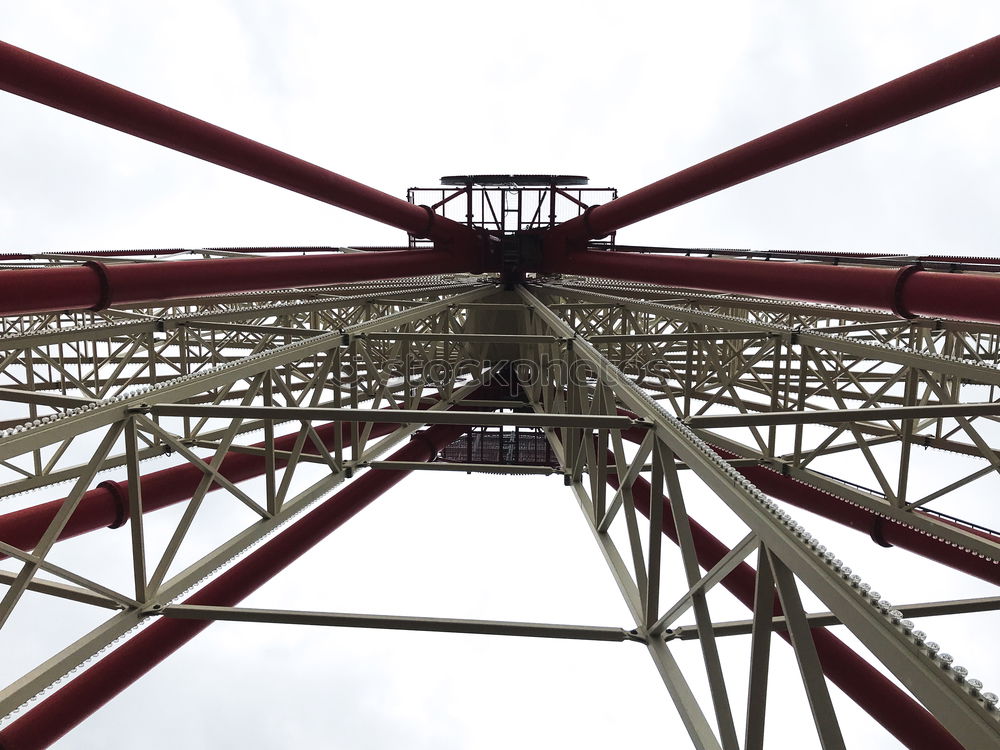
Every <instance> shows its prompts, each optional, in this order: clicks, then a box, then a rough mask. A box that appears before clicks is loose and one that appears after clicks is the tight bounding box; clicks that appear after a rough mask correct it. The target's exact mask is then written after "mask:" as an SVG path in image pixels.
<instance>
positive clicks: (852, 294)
mask: <svg viewBox="0 0 1000 750" xmlns="http://www.w3.org/2000/svg"><path fill="white" fill-rule="evenodd" d="M550 258H551V261H550V267H548V268H547V269H546V270H549V271H556V272H563V273H574V274H582V275H584V276H597V277H600V278H605V279H620V280H623V281H637V282H645V283H650V284H664V285H667V286H674V287H684V288H690V289H703V290H706V291H715V292H730V293H733V294H749V295H754V296H762V297H777V298H780V299H794V300H803V301H807V302H820V303H825V304H834V305H847V306H853V307H863V308H868V309H873V310H885V311H887V312H893V313H895V314H896V315H900V316H902V317H911V316H917V315H922V316H925V317H929V318H951V319H955V320H976V321H983V322H987V323H1000V306H998V305H997V303H996V300H997V298H998V297H1000V275H997V274H986V273H943V272H940V271H923V270H920V267H919V266H916V265H912V266H904V267H902V268H886V267H871V266H834V265H824V264H819V263H815V264H805V263H785V262H781V261H763V260H730V259H727V258H685V257H674V256H666V255H647V254H642V253H618V252H608V251H604V250H581V251H579V252H575V253H571V254H569V255H565V256H559V255H558V254H555V255H551V256H550Z"/></svg>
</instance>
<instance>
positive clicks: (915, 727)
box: [608, 451, 962, 750]
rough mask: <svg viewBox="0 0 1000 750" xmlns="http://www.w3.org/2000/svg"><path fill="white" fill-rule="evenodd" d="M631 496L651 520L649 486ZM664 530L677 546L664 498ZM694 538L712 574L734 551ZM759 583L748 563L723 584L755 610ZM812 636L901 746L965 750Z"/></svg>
mask: <svg viewBox="0 0 1000 750" xmlns="http://www.w3.org/2000/svg"><path fill="white" fill-rule="evenodd" d="M608 464H609V465H611V466H613V465H614V454H613V453H611V452H610V451H609V452H608ZM612 471H613V470H612ZM608 483H609V484H610V485H611V486H612V487H615V488H616V489H617V487H618V478H617V476H616V475H615V474H614V473H612V474H610V475H609V476H608ZM632 496H633V499H634V501H635V507H636V509H637V510H639V512H641V513H642V514H643V515H644V516H646V517H647V518H648V517H649V511H650V486H649V483H648V482H647V481H646V480H645V479H643V478H642V477H639V478H637V479H636V481H635V484H633V485H632ZM662 529H663V533H664V535H665V536H667V537H669V538H670V539H671V540H672V541H673V542H674V543H675V544H676V543H677V529H676V527H675V525H674V516H673V512H672V511H671V508H670V502H669V500H667V499H666V498H664V500H663V525H662ZM691 534H692V537H693V538H694V546H695V552H696V554H697V557H698V564H699V565H701V567H702V568H704V569H705V570H710V569H711V568H712V567H713V566H714V565H715V564H716V563H718V562H719V561H720V560H722V558H723V557H725V556H726V554H728V553H729V552H730V550H729V548H728V547H726V545H725V544H723V543H722V542H721V541H719V540H718V539H717V538H716V537H715V536H713V535H712V534H711V533H710V532H709V531H708V530H707V529H706V528H705V527H704V526H701V525H700V524H698V523H696V522H695V521H694V519H691ZM756 579H757V572H756V571H755V570H754V569H753V568H752V567H751V566H750V565H749V564H748V563H745V562H744V563H740V565H739V566H738V567H737V568H735V569H734V570H733V572H732V573H730V574H729V575H728V576H727V577H726V578H724V579H722V581H721V584H722V585H723V586H725V587H726V589H727V590H728V591H729V592H730V593H731V594H732V595H733V596H735V597H736V598H737V599H739V600H740V601H741V602H742V603H743V604H744V605H746V606H747V607H749V608H750V609H751V610H752V609H753V605H754V589H755V584H756ZM774 614H775V616H776V617H779V616H781V614H782V612H781V608H780V605H779V604H778V603H777V602H775V609H774ZM811 632H812V636H813V642H814V643H815V644H816V652H817V654H818V656H819V660H820V664H821V665H822V667H823V672H824V674H826V676H827V677H828V678H829V679H830V680H831V681H832V682H833V683H834V684H835V685H836V686H837V687H839V688H840V689H841V690H843V691H844V693H845V694H847V695H848V696H849V697H850V698H851V699H852V700H853V701H854V702H855V703H857V704H858V706H860V707H861V708H862V709H863V710H864V711H865V712H867V713H868V714H869V715H870V716H871V717H872V718H873V719H875V721H877V722H878V723H879V724H881V725H882V726H883V727H885V728H886V729H887V730H888V731H889V732H890V733H891V734H892V735H893V736H894V737H895V738H896V739H898V740H899V741H900V742H902V743H903V745H905V746H906V747H907V748H909V749H910V750H962V745H960V744H959V743H958V741H957V740H955V738H954V737H952V735H951V733H950V732H948V731H947V730H946V729H945V728H944V727H943V726H941V724H940V723H939V722H938V721H937V719H935V718H934V716H933V715H932V714H931V713H930V712H929V711H928V710H927V709H925V708H924V707H923V706H921V705H920V704H919V703H917V702H916V701H915V700H914V699H913V698H911V697H910V696H909V695H907V694H906V693H905V692H903V690H901V689H900V688H899V687H897V686H896V685H895V683H893V682H892V681H891V680H889V679H888V678H887V677H886V676H885V675H883V674H882V673H881V672H879V671H878V670H877V669H875V667H873V666H872V665H871V664H869V663H868V662H867V661H865V660H864V659H863V658H862V657H861V656H859V655H858V654H857V653H856V652H855V651H854V650H853V649H851V648H850V647H849V646H847V644H845V643H844V642H843V641H841V640H840V639H839V638H837V636H835V635H834V634H833V633H831V632H829V631H828V630H826V629H825V628H812V629H811ZM778 635H780V636H781V637H782V638H784V639H785V640H789V635H788V632H787V631H779V632H778Z"/></svg>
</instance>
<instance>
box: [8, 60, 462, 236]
mask: <svg viewBox="0 0 1000 750" xmlns="http://www.w3.org/2000/svg"><path fill="white" fill-rule="evenodd" d="M0 89H3V90H5V91H9V92H10V93H12V94H17V95H18V96H23V97H25V98H26V99H32V100H34V101H36V102H40V103H42V104H46V105H48V106H50V107H54V108H56V109H60V110H62V111H63V112H68V113H70V114H73V115H77V116H78V117H83V118H85V119H87V120H91V121H92V122H96V123H99V124H101V125H106V126H108V127H109V128H114V129H115V130H120V131H122V132H123V133H129V134H130V135H134V136H136V137H138V138H143V139H144V140H147V141H152V142H153V143H158V144H160V145H161V146H166V147H167V148H171V149H174V150H175V151H180V152H182V153H185V154H190V155H191V156H195V157H197V158H199V159H204V160H205V161H209V162H212V163H213V164H218V165H220V166H223V167H226V168H228V169H232V170H235V171H237V172H242V173H243V174H245V175H249V176H250V177H256V178H257V179H259V180H264V181H265V182H270V183H271V184H273V185H278V186H279V187H283V188H286V189H288V190H292V191H294V192H296V193H301V194H302V195H308V196H309V197H310V198H315V199H316V200H320V201H323V202H324V203H329V204H331V205H334V206H338V207H339V208H343V209H346V210H348V211H352V212H354V213H356V214H361V215H362V216H366V217H368V218H369V219H374V220H375V221H379V222H382V223H383V224H388V225H389V226H393V227H396V228H398V229H402V230H403V231H405V232H409V233H410V234H414V235H417V236H420V237H429V238H431V239H433V240H435V241H451V240H456V239H459V238H462V237H466V236H467V235H468V234H469V233H470V232H469V230H468V229H467V228H466V227H464V226H462V225H461V224H458V223H456V222H454V221H450V220H448V219H445V218H443V217H440V216H438V217H435V216H433V214H432V213H431V212H430V211H429V210H428V209H425V208H423V207H421V206H415V205H413V204H411V203H407V202H406V201H404V200H401V199H399V198H396V197H394V196H391V195H389V194H387V193H383V192H382V191H380V190H376V189H374V188H371V187H368V186H367V185H363V184H362V183H360V182H356V181H354V180H351V179H348V178H347V177H343V176H342V175H339V174H336V173H335V172H331V171H329V170H327V169H323V168H322V167H317V166H316V165H315V164H310V163H309V162H307V161H303V160H302V159H299V158H296V157H294V156H291V155H289V154H286V153H284V152H282V151H278V150H277V149H273V148H270V147H269V146H265V145H264V144H262V143H258V142H256V141H252V140H250V139H249V138H244V137H243V136H241V135H237V134H236V133H233V132H231V131H229V130H224V129H223V128H220V127H217V126H215V125H212V124H210V123H207V122H205V121H204V120H199V119H198V118H196V117H191V116H190V115H186V114H184V113H183V112H178V111H177V110H176V109H171V108H170V107H166V106H164V105H162V104H158V103H157V102H154V101H152V100H150V99H146V98H145V97H142V96H139V95H137V94H133V93H131V92H130V91H126V90H124V89H121V88H118V87H117V86H112V85H111V84H109V83H105V82H104V81H101V80H99V79H97V78H93V77H92V76H88V75H86V74H84V73H80V72H79V71H76V70H73V69H72V68H68V67H66V66H65V65H60V64H59V63H56V62H53V61H52V60H48V59H46V58H44V57H40V56H38V55H35V54H32V53H31V52H28V51H26V50H23V49H20V48H18V47H14V46H12V45H10V44H6V43H3V42H0Z"/></svg>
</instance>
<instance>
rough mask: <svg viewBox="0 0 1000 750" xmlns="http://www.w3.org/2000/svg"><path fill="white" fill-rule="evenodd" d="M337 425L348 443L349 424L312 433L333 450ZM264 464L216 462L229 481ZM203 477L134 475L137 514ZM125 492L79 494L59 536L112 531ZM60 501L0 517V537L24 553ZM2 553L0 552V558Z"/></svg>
mask: <svg viewBox="0 0 1000 750" xmlns="http://www.w3.org/2000/svg"><path fill="white" fill-rule="evenodd" d="M398 427H399V425H397V424H378V423H377V424H373V425H372V429H371V434H370V437H372V438H376V437H382V436H383V435H388V434H389V433H390V432H393V431H394V430H396V429H397V428H398ZM338 428H339V430H340V433H341V435H342V438H343V445H344V446H345V447H347V446H349V445H350V444H351V428H350V425H349V424H347V423H344V422H331V423H329V424H324V425H320V426H319V427H317V428H316V434H317V435H318V436H319V438H320V440H322V442H323V444H324V445H325V446H326V447H327V448H330V449H332V448H333V446H334V442H335V440H336V435H337V431H338ZM297 438H298V433H297V432H296V433H291V434H288V435H285V436H283V437H280V438H276V439H275V441H274V447H275V450H278V451H290V450H292V449H293V448H294V446H295V441H296V439H297ZM253 447H256V448H263V447H264V443H262V442H261V443H257V444H256V445H255V446H253ZM315 450H316V449H315V447H314V446H313V445H312V443H311V442H309V441H308V440H307V442H306V444H305V446H304V447H303V452H304V453H306V454H311V453H312V454H314V453H315ZM209 460H210V459H209ZM274 465H275V468H276V469H283V468H285V467H286V466H287V465H288V461H287V460H286V459H284V458H281V457H276V458H275V462H274ZM266 468H267V463H266V459H265V457H264V456H263V455H255V454H252V453H239V452H236V451H230V452H229V453H227V454H226V457H225V458H224V459H223V460H222V463H221V464H220V465H219V473H220V474H221V475H222V476H223V477H225V478H226V479H228V480H229V481H230V482H233V483H234V484H235V483H239V482H244V481H246V480H248V479H252V478H254V477H259V476H261V475H262V474H263V473H264V472H265V471H266ZM204 477H205V473H204V472H203V471H202V470H201V469H199V468H198V467H197V466H195V465H194V464H189V463H185V464H181V465H180V466H171V467H170V468H167V469H161V470H160V471H154V472H151V473H149V474H144V475H143V476H142V477H140V479H139V487H140V490H141V492H142V510H143V513H151V512H152V511H154V510H160V509H161V508H166V507H168V506H170V505H174V504H176V503H180V502H183V501H184V500H190V499H191V498H192V497H193V496H194V493H195V491H196V490H197V489H198V486H199V485H200V484H201V482H202V479H203V478H204ZM218 489H221V487H220V485H218V484H213V485H212V486H211V487H210V488H209V491H213V490H218ZM128 492H129V485H128V481H124V482H116V481H113V480H108V481H105V482H101V483H100V484H99V485H98V486H97V487H95V488H94V489H92V490H89V491H87V492H86V493H84V495H83V497H82V498H81V500H80V503H79V505H77V507H76V510H74V511H73V515H71V516H70V518H69V520H68V521H67V522H66V526H65V527H64V528H63V530H62V533H61V534H60V535H59V539H60V540H62V539H70V538H72V537H75V536H79V535H81V534H86V533H87V532H90V531H96V530H97V529H103V528H112V529H116V528H119V527H120V526H123V525H124V524H125V522H126V521H128V520H129V507H128ZM65 502H66V499H65V498H63V499H61V500H52V501H51V502H47V503H42V504H40V505H33V506H31V507H29V508H23V509H21V510H15V511H12V512H10V513H7V514H4V515H2V516H0V541H3V542H6V543H7V544H10V545H12V546H14V547H17V548H18V549H22V550H25V551H30V550H33V549H34V548H35V545H37V544H38V541H39V540H40V539H41V538H42V535H43V534H44V533H45V530H46V529H48V527H49V524H50V523H51V522H52V519H53V518H55V515H56V513H58V512H59V509H60V508H61V507H62V506H63V504H64V503H65ZM4 557H5V556H4V555H0V560H2V559H4Z"/></svg>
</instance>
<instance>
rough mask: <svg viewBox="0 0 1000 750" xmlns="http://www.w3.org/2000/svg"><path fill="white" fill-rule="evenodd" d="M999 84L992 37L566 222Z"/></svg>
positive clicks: (692, 190) (696, 191)
mask: <svg viewBox="0 0 1000 750" xmlns="http://www.w3.org/2000/svg"><path fill="white" fill-rule="evenodd" d="M997 86H1000V36H996V37H993V38H992V39H988V40H986V41H985V42H981V43H979V44H977V45H975V46H973V47H969V48H968V49H965V50H962V51H961V52H957V53H955V54H954V55H950V56H948V57H945V58H943V59H941V60H938V61H937V62H934V63H931V64H930V65H927V66H925V67H923V68H920V69H919V70H915V71H913V72H912V73H908V74H907V75H904V76H902V77H900V78H896V79H895V80H893V81H889V82H888V83H885V84H883V85H881V86H878V87H876V88H874V89H871V90H870V91H866V92H865V93H863V94H859V95H858V96H855V97H853V98H851V99H847V100H846V101H843V102H841V103H840V104H835V105H834V106H832V107H829V108H828V109H824V110H822V111H821V112H817V113H816V114H814V115H810V116H809V117H806V118H804V119H802V120H799V121H797V122H794V123H792V124H791V125H786V126H785V127H783V128H780V129H778V130H775V131H773V132H771V133H768V134H767V135H763V136H761V137H760V138H757V139H756V140H753V141H750V142H749V143H745V144H743V145H742V146H737V147H736V148H734V149H731V150H729V151H726V152H725V153H723V154H720V155H718V156H715V157H713V158H711V159H708V160H707V161H703V162H701V163H700V164H696V165H694V166H693V167H688V168H687V169H685V170H684V171H682V172H678V173H676V174H674V175H671V176H670V177H666V178H664V179H662V180H659V181H658V182H654V183H652V184H651V185H647V186H646V187H644V188H640V189H639V190H636V191H634V192H632V193H628V194H626V195H623V196H622V197H620V198H618V199H617V200H615V201H612V202H611V203H607V204H605V205H603V206H597V207H595V208H593V209H591V210H590V211H588V212H587V213H586V214H585V215H584V216H580V217H577V218H575V219H572V220H570V221H568V222H566V223H565V224H564V225H563V226H562V229H563V231H564V232H566V234H567V235H569V236H577V237H582V238H583V239H594V238H597V237H603V236H604V235H607V234H610V233H611V232H614V231H617V230H619V229H621V228H622V227H626V226H628V225H630V224H634V223H636V222H637V221H641V220H643V219H648V218H649V217H651V216H655V215H656V214H659V213H662V212H663V211H667V210H669V209H671V208H675V207H677V206H680V205H683V204H685V203H688V202H689V201H693V200H695V199H697V198H701V197H704V196H706V195H710V194H711V193H715V192H717V191H719V190H723V189H725V188H727V187H732V186H733V185H737V184H739V183H741V182H744V181H746V180H749V179H752V178H754V177H759V176H760V175H762V174H766V173H767V172H771V171H773V170H775V169H780V168H781V167H785V166H788V165H789V164H794V163H795V162H797V161H801V160H802V159H807V158H809V157H810V156H815V155H816V154H821V153H823V152H824V151H828V150H830V149H833V148H836V147H838V146H843V145H844V144H847V143H850V142H852V141H855V140H857V139H859V138H864V137H865V136H867V135H871V134H872V133H877V132H879V131H880V130H885V129H886V128H890V127H892V126H893V125H898V124H900V123H903V122H906V121H907V120H912V119H913V118H915V117H920V116H921V115H925V114H927V113H929V112H933V111H934V110H937V109H941V108H942V107H947V106H948V105H950V104H954V103H956V102H959V101H962V100H963V99H967V98H969V97H971V96H975V95H977V94H981V93H983V92H985V91H989V90H990V89H993V88H996V87H997Z"/></svg>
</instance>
